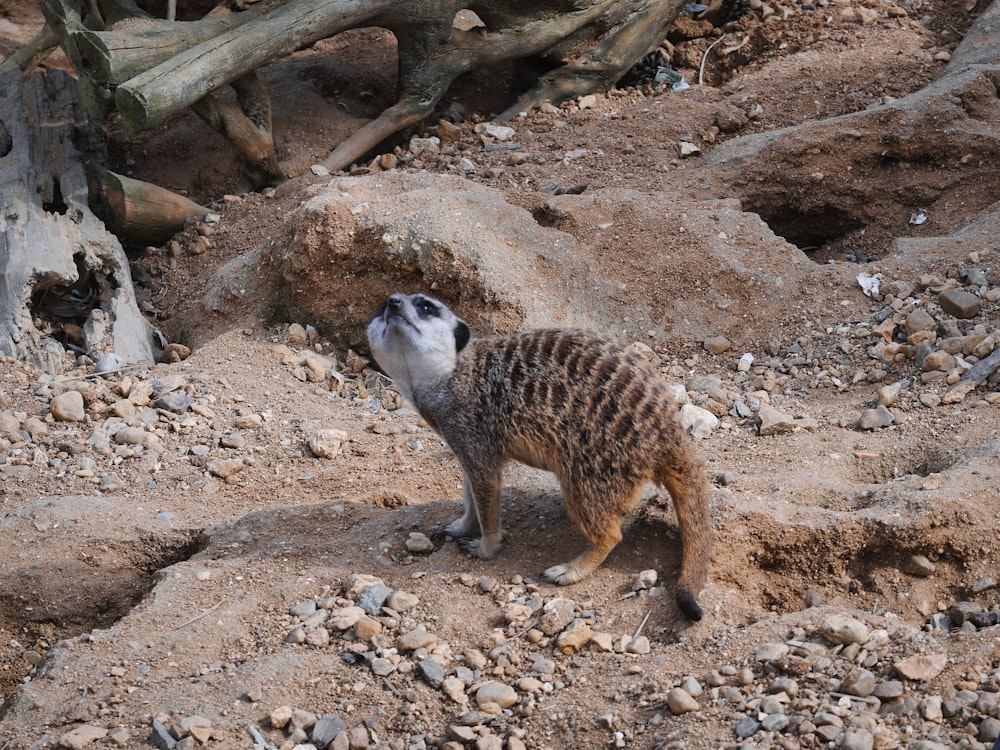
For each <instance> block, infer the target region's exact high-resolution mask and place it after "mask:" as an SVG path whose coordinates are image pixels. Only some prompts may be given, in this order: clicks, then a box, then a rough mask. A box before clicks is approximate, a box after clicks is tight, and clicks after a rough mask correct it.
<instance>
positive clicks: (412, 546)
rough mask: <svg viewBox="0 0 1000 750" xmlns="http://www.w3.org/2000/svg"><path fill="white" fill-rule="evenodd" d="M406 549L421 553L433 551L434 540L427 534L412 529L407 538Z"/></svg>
mask: <svg viewBox="0 0 1000 750" xmlns="http://www.w3.org/2000/svg"><path fill="white" fill-rule="evenodd" d="M406 549H407V550H408V551H410V552H413V553H414V554H419V553H421V552H433V551H434V542H432V541H431V540H430V539H429V538H428V537H427V535H426V534H422V533H421V532H419V531H411V532H410V535H409V537H408V538H407V540H406Z"/></svg>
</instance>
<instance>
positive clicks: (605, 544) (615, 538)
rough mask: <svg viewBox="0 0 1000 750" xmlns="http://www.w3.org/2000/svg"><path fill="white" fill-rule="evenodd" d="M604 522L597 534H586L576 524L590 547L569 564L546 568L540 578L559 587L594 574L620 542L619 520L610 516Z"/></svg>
mask: <svg viewBox="0 0 1000 750" xmlns="http://www.w3.org/2000/svg"><path fill="white" fill-rule="evenodd" d="M571 515H572V514H571ZM605 521H606V523H605V525H604V527H603V528H602V529H601V530H600V533H599V534H591V533H588V531H587V529H585V528H584V527H583V525H582V524H579V522H578V525H580V528H581V530H582V531H583V532H584V533H585V534H587V536H588V537H589V538H590V547H589V548H588V549H587V550H586V551H585V552H583V553H582V554H581V555H579V556H577V557H576V558H575V559H573V560H571V561H570V562H566V563H562V564H560V565H553V566H552V567H551V568H548V569H547V570H546V571H545V572H544V573H542V578H544V579H545V580H546V581H549V582H550V583H555V584H558V585H559V586H568V585H569V584H571V583H576V582H577V581H580V580H583V579H584V578H586V577H587V576H588V575H590V574H591V573H592V572H594V570H596V569H597V567H598V566H599V565H600V564H601V563H602V562H604V560H605V558H606V557H607V556H608V555H609V554H610V552H611V550H613V549H614V548H615V546H616V545H617V544H618V542H620V541H621V540H622V530H621V518H619V517H617V516H614V515H611V516H609V517H607V518H606V519H605Z"/></svg>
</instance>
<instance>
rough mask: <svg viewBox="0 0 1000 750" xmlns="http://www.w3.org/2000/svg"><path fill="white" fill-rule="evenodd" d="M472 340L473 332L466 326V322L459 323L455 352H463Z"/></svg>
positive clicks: (456, 326)
mask: <svg viewBox="0 0 1000 750" xmlns="http://www.w3.org/2000/svg"><path fill="white" fill-rule="evenodd" d="M470 338H472V331H470V330H469V326H468V325H466V323H465V321H464V320H460V321H458V323H456V324H455V351H456V352H460V351H462V350H463V349H464V348H465V345H466V344H468V343H469V339H470Z"/></svg>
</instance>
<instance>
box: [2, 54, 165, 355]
mask: <svg viewBox="0 0 1000 750" xmlns="http://www.w3.org/2000/svg"><path fill="white" fill-rule="evenodd" d="M102 145H103V142H102V140H101V137H100V133H99V131H97V130H96V128H95V127H92V126H91V124H90V123H89V122H88V119H87V116H86V114H85V113H84V111H83V107H82V106H81V103H80V96H79V91H78V89H77V85H76V81H75V80H74V79H73V78H72V77H71V76H69V75H68V74H66V73H63V72H61V71H51V72H49V73H48V74H47V75H34V76H31V77H30V78H29V79H28V80H27V81H25V80H24V79H23V77H22V73H21V70H20V69H19V68H18V67H17V66H16V65H14V64H11V63H8V64H5V65H2V66H0V271H2V280H0V352H2V353H4V354H6V355H7V356H12V357H17V358H18V359H21V360H24V361H33V362H35V363H37V364H39V365H41V366H42V367H44V368H45V369H46V370H48V371H49V372H51V373H53V374H55V373H57V372H58V371H59V370H60V368H61V365H62V362H63V360H64V356H65V348H66V347H67V346H68V347H69V348H71V349H73V350H74V351H78V352H80V353H86V354H88V355H90V356H91V357H92V358H93V359H95V360H96V359H97V358H98V357H100V356H102V355H104V354H111V353H115V354H118V355H119V356H121V357H123V358H125V359H126V360H127V361H130V362H136V363H137V362H152V361H153V349H152V346H151V333H152V330H151V328H150V326H149V324H148V323H147V322H146V320H145V319H144V318H143V317H142V314H141V313H140V312H139V308H138V305H137V304H136V299H135V292H134V290H133V287H132V276H131V273H130V271H129V264H128V258H127V257H126V255H125V251H124V250H123V249H122V246H121V244H120V243H119V242H118V240H117V239H116V238H115V236H114V235H112V234H110V233H109V232H108V231H107V229H105V227H104V224H103V223H102V222H101V220H100V219H98V218H97V216H95V215H94V213H93V212H92V211H91V210H90V207H89V205H88V194H89V192H88V181H87V174H86V170H85V164H86V163H87V162H88V161H89V160H93V159H94V157H95V155H96V156H99V154H98V153H95V152H99V151H100V149H101V148H102Z"/></svg>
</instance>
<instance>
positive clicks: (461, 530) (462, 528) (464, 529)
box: [438, 473, 480, 539]
mask: <svg viewBox="0 0 1000 750" xmlns="http://www.w3.org/2000/svg"><path fill="white" fill-rule="evenodd" d="M462 487H463V488H464V490H465V512H464V513H463V514H462V517H461V518H456V519H455V520H454V521H452V522H451V523H450V524H448V525H447V526H445V527H444V528H442V529H441V530H440V531H439V532H438V535H441V536H444V535H447V536H450V537H451V538H453V539H470V538H475V537H478V536H479V533H480V532H479V513H477V512H476V501H475V498H474V497H473V495H472V485H471V484H470V483H469V475H468V473H463V474H462Z"/></svg>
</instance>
